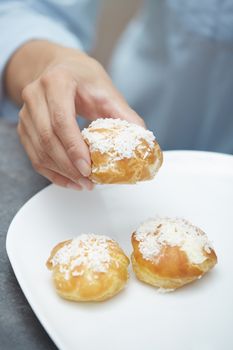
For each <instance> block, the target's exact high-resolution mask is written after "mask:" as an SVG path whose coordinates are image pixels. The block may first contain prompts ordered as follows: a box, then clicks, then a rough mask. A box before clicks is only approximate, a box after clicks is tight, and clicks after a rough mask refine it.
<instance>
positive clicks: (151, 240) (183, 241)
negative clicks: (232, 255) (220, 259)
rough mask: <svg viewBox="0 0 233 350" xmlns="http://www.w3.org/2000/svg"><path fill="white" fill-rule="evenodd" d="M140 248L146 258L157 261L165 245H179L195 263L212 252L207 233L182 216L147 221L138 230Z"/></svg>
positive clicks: (136, 235) (201, 260) (137, 238)
mask: <svg viewBox="0 0 233 350" xmlns="http://www.w3.org/2000/svg"><path fill="white" fill-rule="evenodd" d="M135 238H136V240H137V241H139V242H140V243H139V250H140V252H141V253H142V255H143V257H144V259H146V260H151V261H155V260H156V259H157V258H158V254H159V253H160V251H161V249H162V248H163V246H164V245H169V246H171V247H174V246H178V247H180V249H181V250H182V251H184V252H185V253H186V254H187V256H188V258H189V260H190V261H191V262H192V263H193V264H201V263H202V262H203V261H205V260H206V259H207V257H206V255H205V254H204V252H206V253H210V252H211V248H212V245H211V242H210V241H209V240H208V237H207V235H206V234H205V233H204V232H203V231H201V230H200V229H199V228H197V227H195V226H194V225H192V224H191V223H190V222H188V221H186V220H184V219H180V218H175V219H171V218H155V219H149V220H147V221H145V222H144V223H143V224H142V225H141V226H140V227H139V228H138V229H137V231H136V234H135Z"/></svg>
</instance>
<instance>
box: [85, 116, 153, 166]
mask: <svg viewBox="0 0 233 350" xmlns="http://www.w3.org/2000/svg"><path fill="white" fill-rule="evenodd" d="M82 135H83V137H84V139H85V140H87V141H88V144H89V147H90V150H91V151H99V152H100V153H102V154H103V153H111V154H115V155H116V156H117V159H123V158H131V157H132V156H133V152H134V151H135V150H136V148H137V147H138V146H139V145H140V143H141V142H142V140H145V141H146V143H147V144H148V146H149V148H150V149H153V148H154V140H155V137H154V135H153V133H152V132H151V131H149V130H146V129H144V128H143V127H141V126H139V125H136V124H132V123H128V122H127V121H126V120H121V119H111V118H99V119H97V120H95V121H93V122H92V123H91V124H90V125H89V127H88V128H86V129H83V131H82Z"/></svg>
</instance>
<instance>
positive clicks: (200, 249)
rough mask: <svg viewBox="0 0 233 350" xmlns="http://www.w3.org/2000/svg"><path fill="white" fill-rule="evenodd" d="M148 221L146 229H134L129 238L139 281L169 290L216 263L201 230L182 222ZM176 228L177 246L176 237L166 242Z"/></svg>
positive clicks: (182, 284)
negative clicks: (177, 233) (148, 227)
mask: <svg viewBox="0 0 233 350" xmlns="http://www.w3.org/2000/svg"><path fill="white" fill-rule="evenodd" d="M149 221H150V224H149V226H150V229H149V230H146V229H145V230H144V232H143V229H142V230H141V232H140V230H138V231H139V232H138V234H137V231H136V232H134V233H133V235H132V245H133V253H132V255H131V261H132V266H133V270H134V272H135V274H136V276H137V278H138V279H139V280H140V281H143V282H145V283H148V284H150V285H152V286H155V287H157V288H162V289H163V290H164V291H166V290H167V291H172V290H174V289H176V288H180V287H182V286H184V285H185V284H187V283H190V282H193V281H195V280H196V279H199V278H201V277H202V276H203V275H204V274H205V273H207V272H208V271H209V270H210V269H211V268H213V267H214V266H215V264H216V263H217V256H216V253H215V251H214V249H213V248H212V246H211V244H210V242H209V241H208V239H207V236H206V234H205V233H204V232H203V231H202V230H201V229H199V228H197V227H195V226H193V225H192V224H191V223H189V222H187V221H185V220H182V219H168V218H163V219H154V220H153V219H152V220H148V222H149ZM148 222H147V223H148ZM166 225H167V226H166ZM169 226H173V227H172V228H171V227H170V228H169ZM139 229H140V228H139ZM163 229H164V230H165V234H164V235H163ZM179 229H180V230H182V234H180V238H181V240H180V242H179V244H178V243H177V244H176V243H175V240H174V239H177V237H176V238H174V237H173V238H172V237H171V241H169V234H168V233H170V235H172V234H173V233H174V232H175V231H176V230H179ZM169 230H170V232H169ZM149 231H150V232H149ZM190 235H191V238H190ZM156 237H157V238H156ZM182 240H183V242H182ZM184 240H186V241H185V242H184ZM153 245H154V247H153Z"/></svg>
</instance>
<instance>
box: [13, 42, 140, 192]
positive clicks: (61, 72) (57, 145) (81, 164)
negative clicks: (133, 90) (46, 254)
mask: <svg viewBox="0 0 233 350" xmlns="http://www.w3.org/2000/svg"><path fill="white" fill-rule="evenodd" d="M28 45H29V46H31V49H33V52H34V55H33V54H32V53H31V52H30V54H29V49H30V47H28ZM36 45H39V48H40V52H41V49H42V48H43V50H46V46H47V45H49V50H50V51H49V50H48V52H49V53H50V55H51V57H52V59H51V60H49V59H47V58H45V57H44V56H43V57H42V59H41V62H40V61H39V63H37V64H36V67H35V69H33V67H32V65H33V60H32V57H33V59H35V60H36V62H38V60H40V53H39V52H38V53H37V54H38V58H36V51H37V50H35V48H37V47H38V46H36ZM51 45H52V47H54V51H53V50H51ZM21 50H22V51H25V50H26V53H24V52H20V50H19V52H17V53H16V54H15V56H16V57H14V56H13V58H12V60H11V61H10V63H9V65H8V68H7V71H6V78H7V80H6V81H7V86H8V87H9V88H8V91H9V93H10V94H12V95H13V98H15V100H16V101H18V102H22V103H23V106H22V108H21V110H20V113H19V123H18V133H19V136H20V140H21V142H22V144H23V146H24V148H25V150H26V152H27V154H28V156H29V158H30V160H31V162H32V165H33V167H34V168H35V170H36V171H37V172H39V173H40V174H42V175H43V176H45V177H46V178H48V179H49V180H50V181H51V182H53V183H55V184H57V185H60V186H63V187H72V188H76V189H78V190H79V189H82V188H83V187H86V188H87V189H92V187H93V184H92V182H91V181H90V180H89V179H88V178H87V177H88V176H89V175H90V172H91V161H90V155H89V151H88V147H87V145H86V144H85V142H84V141H83V138H82V135H81V132H80V129H79V127H78V124H77V122H76V115H77V114H79V115H82V116H83V117H85V118H87V119H89V120H94V119H97V118H98V117H106V118H107V117H111V118H122V119H125V120H128V121H130V122H133V123H137V124H141V125H144V123H143V121H142V119H141V118H140V117H139V116H138V115H137V114H136V113H135V112H134V111H133V110H132V109H131V108H130V107H129V106H128V105H127V103H126V102H125V100H124V99H123V97H122V96H121V95H120V94H119V92H118V91H117V90H116V89H115V88H114V86H113V84H112V82H111V80H110V78H109V77H108V75H107V74H106V72H105V71H104V69H103V68H102V66H101V65H100V64H99V63H98V62H97V61H96V60H94V59H92V58H90V57H89V56H87V55H86V54H84V53H81V52H79V51H78V50H73V49H67V48H63V47H58V46H57V45H54V44H50V43H47V42H41V41H39V42H30V43H27V44H26V45H25V46H24V47H22V49H21ZM45 52H46V51H45ZM51 52H52V54H51ZM27 53H28V54H27ZM23 54H24V55H23ZM17 56H18V57H17ZM31 56H32V57H31ZM27 57H28V61H27ZM17 58H18V62H17ZM23 58H24V59H23ZM20 59H21V61H22V59H23V62H21V61H20ZM20 62H21V64H22V65H24V66H23V70H24V71H25V74H24V76H22V73H21V77H19V79H21V80H20V81H19V82H18V83H16V86H18V89H19V90H20V87H21V91H22V93H21V98H22V101H20V98H19V97H18V96H17V93H18V91H15V90H14V86H13V87H12V84H14V80H13V77H12V74H13V72H14V70H15V72H17V70H16V69H17V65H18V66H20V64H19V63H20ZM43 62H45V64H43ZM11 65H14V66H13V67H12V66H11ZM27 66H29V67H28V70H27ZM19 68H20V67H18V69H19ZM28 72H29V73H28ZM30 75H31V77H30ZM10 79H12V81H11V80H10ZM23 80H24V81H25V84H24V83H23Z"/></svg>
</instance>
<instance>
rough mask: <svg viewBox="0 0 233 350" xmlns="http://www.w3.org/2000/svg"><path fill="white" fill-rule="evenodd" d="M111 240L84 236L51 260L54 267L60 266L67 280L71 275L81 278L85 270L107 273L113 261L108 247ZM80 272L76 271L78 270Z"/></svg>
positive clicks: (66, 246)
mask: <svg viewBox="0 0 233 350" xmlns="http://www.w3.org/2000/svg"><path fill="white" fill-rule="evenodd" d="M109 241H110V242H111V239H110V238H108V237H107V236H103V235H94V234H82V235H80V236H79V237H77V238H75V239H73V240H72V241H71V242H70V243H68V244H66V245H64V246H63V247H62V248H61V249H59V250H58V251H57V253H56V254H55V255H54V257H53V258H52V259H51V263H52V265H53V266H56V265H59V270H60V272H61V273H64V276H65V279H69V276H70V274H72V275H73V276H81V275H82V274H83V273H84V269H90V270H91V271H93V272H106V271H107V270H108V267H109V262H110V260H111V257H110V254H109V250H108V245H109ZM77 267H78V268H80V270H78V271H77V270H76V268H77Z"/></svg>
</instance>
